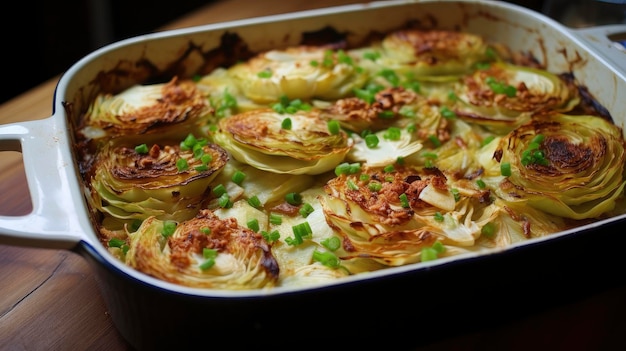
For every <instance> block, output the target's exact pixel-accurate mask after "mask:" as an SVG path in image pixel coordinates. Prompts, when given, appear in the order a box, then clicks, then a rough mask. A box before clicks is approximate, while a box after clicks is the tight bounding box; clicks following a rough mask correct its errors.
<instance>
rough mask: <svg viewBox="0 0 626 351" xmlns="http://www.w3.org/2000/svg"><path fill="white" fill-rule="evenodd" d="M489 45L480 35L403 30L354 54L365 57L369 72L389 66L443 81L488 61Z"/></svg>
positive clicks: (422, 77) (445, 31) (398, 70)
mask: <svg viewBox="0 0 626 351" xmlns="http://www.w3.org/2000/svg"><path fill="white" fill-rule="evenodd" d="M488 49H489V45H488V43H487V42H486V41H485V40H484V39H483V38H482V37H480V36H478V35H474V34H471V33H467V32H457V31H447V30H419V29H403V30H397V31H393V32H391V33H389V34H387V35H386V36H385V37H384V38H383V39H382V40H381V41H380V42H378V43H372V44H371V45H369V46H367V47H364V48H358V49H356V50H355V52H354V53H353V55H354V56H357V57H358V56H361V57H363V58H366V60H363V63H362V65H363V66H364V67H366V68H367V70H368V71H371V72H374V73H376V72H379V71H380V70H381V69H391V70H393V71H395V72H397V73H398V74H401V75H405V74H410V75H411V76H414V77H416V78H418V79H420V80H435V81H441V80H447V79H455V77H457V76H459V75H462V74H465V73H469V72H470V71H471V70H472V69H473V67H474V66H475V65H476V64H477V63H479V62H484V61H489V60H491V57H490V55H489V50H488Z"/></svg>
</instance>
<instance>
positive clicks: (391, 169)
mask: <svg viewBox="0 0 626 351" xmlns="http://www.w3.org/2000/svg"><path fill="white" fill-rule="evenodd" d="M395 170H396V168H395V167H394V166H393V165H387V166H385V168H383V171H385V172H386V173H390V172H393V171H395Z"/></svg>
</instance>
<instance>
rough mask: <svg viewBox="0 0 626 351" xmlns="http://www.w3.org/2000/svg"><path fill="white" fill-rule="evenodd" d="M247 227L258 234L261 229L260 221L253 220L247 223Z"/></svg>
mask: <svg viewBox="0 0 626 351" xmlns="http://www.w3.org/2000/svg"><path fill="white" fill-rule="evenodd" d="M246 226H247V227H248V229H251V230H253V231H255V232H258V231H259V229H261V228H259V220H258V219H256V218H252V219H251V220H249V221H248V222H246Z"/></svg>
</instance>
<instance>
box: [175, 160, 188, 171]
mask: <svg viewBox="0 0 626 351" xmlns="http://www.w3.org/2000/svg"><path fill="white" fill-rule="evenodd" d="M176 168H178V171H179V172H183V171H186V170H187V169H189V163H187V160H186V159H184V158H179V159H178V160H176Z"/></svg>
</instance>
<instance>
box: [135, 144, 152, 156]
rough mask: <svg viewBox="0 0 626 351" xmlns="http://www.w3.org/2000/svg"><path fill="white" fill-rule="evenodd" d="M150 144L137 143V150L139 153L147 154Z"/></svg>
mask: <svg viewBox="0 0 626 351" xmlns="http://www.w3.org/2000/svg"><path fill="white" fill-rule="evenodd" d="M148 151H149V150H148V145H146V144H141V145H137V146H135V152H136V153H138V154H147V153H148Z"/></svg>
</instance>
